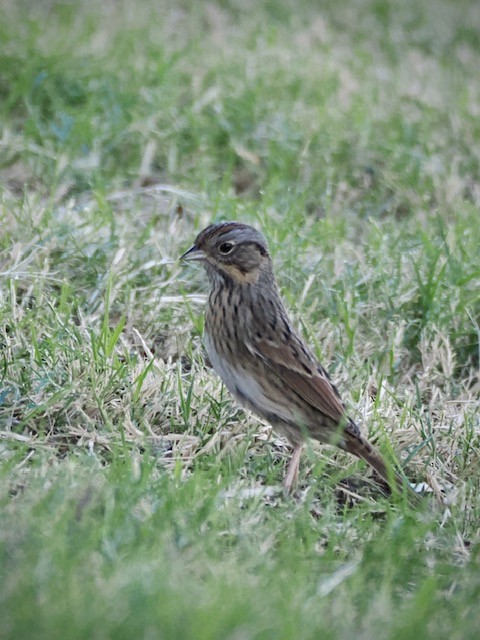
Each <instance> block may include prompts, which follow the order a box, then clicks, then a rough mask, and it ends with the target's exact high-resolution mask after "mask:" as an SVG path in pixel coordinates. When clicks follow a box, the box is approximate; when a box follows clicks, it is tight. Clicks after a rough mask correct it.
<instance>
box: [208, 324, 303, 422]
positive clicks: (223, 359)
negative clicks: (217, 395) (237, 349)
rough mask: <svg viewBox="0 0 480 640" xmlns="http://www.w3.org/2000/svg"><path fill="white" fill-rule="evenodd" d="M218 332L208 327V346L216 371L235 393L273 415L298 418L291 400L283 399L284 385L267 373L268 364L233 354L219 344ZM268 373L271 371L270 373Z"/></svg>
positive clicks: (251, 406) (254, 407)
mask: <svg viewBox="0 0 480 640" xmlns="http://www.w3.org/2000/svg"><path fill="white" fill-rule="evenodd" d="M218 337H219V336H217V335H213V334H212V333H211V332H210V331H205V336H204V340H205V349H206V351H207V354H208V357H209V360H210V362H211V364H212V367H213V368H214V370H215V372H216V373H217V374H218V376H219V377H220V378H221V380H222V382H223V383H224V385H225V386H226V387H227V389H228V390H229V391H230V392H231V393H232V395H233V396H235V398H236V399H237V400H238V401H239V402H240V403H241V404H242V405H244V406H246V407H247V408H248V409H250V410H252V411H253V412H254V413H256V414H258V415H260V416H261V417H262V418H267V419H270V418H271V417H272V416H276V418H278V419H281V420H284V421H286V422H290V421H292V420H293V419H294V416H293V414H292V410H291V409H290V408H289V406H288V403H287V404H284V403H283V401H282V400H283V398H282V392H281V385H280V384H279V385H278V388H277V387H276V385H274V384H273V381H272V380H268V379H267V378H266V377H265V373H266V372H265V366H264V364H263V362H262V361H261V359H260V358H259V357H253V356H250V358H249V359H248V360H247V361H244V360H243V359H241V360H240V359H238V360H237V359H236V358H235V356H234V357H233V358H232V357H230V356H229V355H227V352H226V351H225V352H224V350H223V348H219V345H218ZM267 375H268V374H267Z"/></svg>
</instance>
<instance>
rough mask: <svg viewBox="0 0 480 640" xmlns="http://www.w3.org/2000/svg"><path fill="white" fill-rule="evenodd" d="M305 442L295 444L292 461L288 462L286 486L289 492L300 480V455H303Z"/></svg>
mask: <svg viewBox="0 0 480 640" xmlns="http://www.w3.org/2000/svg"><path fill="white" fill-rule="evenodd" d="M302 448H303V444H297V445H295V447H294V449H293V453H292V457H291V459H290V462H289V463H288V468H287V475H286V476H285V480H284V486H285V489H286V491H287V492H288V493H292V491H293V489H294V488H295V486H296V484H297V480H298V468H299V466H300V456H301V455H302Z"/></svg>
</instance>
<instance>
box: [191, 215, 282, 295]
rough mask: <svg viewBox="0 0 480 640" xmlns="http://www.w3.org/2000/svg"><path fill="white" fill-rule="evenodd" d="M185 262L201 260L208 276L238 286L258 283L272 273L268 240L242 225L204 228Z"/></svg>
mask: <svg viewBox="0 0 480 640" xmlns="http://www.w3.org/2000/svg"><path fill="white" fill-rule="evenodd" d="M182 258H183V259H184V260H199V261H201V262H202V263H203V264H204V265H205V267H206V269H207V272H208V273H209V275H211V276H212V277H215V275H216V274H218V275H221V276H227V277H228V278H230V279H232V280H233V281H234V282H236V283H238V284H247V283H255V282H258V280H259V278H260V277H261V275H262V273H265V272H267V273H269V272H270V271H271V263H270V254H269V253H268V246H267V241H266V240H265V238H264V237H263V235H262V234H261V233H260V231H257V230H256V229H254V228H253V227H250V226H249V225H247V224H241V223H239V222H222V223H220V224H214V225H211V226H209V227H207V228H206V229H204V230H203V231H202V232H201V233H199V234H198V236H197V237H196V239H195V244H194V245H193V247H191V248H190V249H189V250H188V251H187V252H186V253H184V254H183V256H182Z"/></svg>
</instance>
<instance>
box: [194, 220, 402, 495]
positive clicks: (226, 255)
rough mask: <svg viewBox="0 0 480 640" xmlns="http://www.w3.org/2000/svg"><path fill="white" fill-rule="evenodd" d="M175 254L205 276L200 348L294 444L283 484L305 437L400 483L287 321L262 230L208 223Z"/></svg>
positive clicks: (239, 394)
mask: <svg viewBox="0 0 480 640" xmlns="http://www.w3.org/2000/svg"><path fill="white" fill-rule="evenodd" d="M182 257H183V258H184V259H185V260H200V261H201V262H202V264H203V265H204V267H205V269H206V271H207V274H208V278H209V280H210V284H211V291H210V297H209V300H208V303H207V307H206V312H205V346H206V349H207V353H208V357H209V358H210V362H211V363H212V365H213V368H214V369H215V371H216V372H217V374H218V375H219V376H220V378H221V379H222V380H223V382H224V384H225V385H226V386H227V387H228V389H229V390H230V391H231V393H232V394H233V395H234V397H235V398H236V399H237V400H238V401H239V402H240V404H241V405H243V406H244V407H246V408H248V409H250V410H251V411H253V412H254V413H256V414H257V415H258V416H260V417H261V418H263V419H264V420H266V421H267V422H269V423H270V424H271V425H272V426H273V427H274V428H275V429H276V430H278V431H279V432H280V433H282V434H284V435H285V436H287V438H288V440H289V441H290V443H291V444H292V446H293V455H292V459H291V461H290V464H289V467H288V471H287V475H286V478H285V486H286V488H287V489H288V490H289V491H291V489H292V488H293V486H294V485H295V483H296V481H297V476H298V467H299V462H300V453H301V449H302V445H303V443H304V441H305V439H306V438H307V437H311V438H314V439H315V440H319V441H320V442H327V443H334V444H336V445H338V446H339V447H341V448H342V449H344V450H345V451H349V452H350V453H353V454H354V455H356V456H358V457H359V458H363V460H365V461H366V462H368V463H369V464H370V465H371V466H372V467H373V468H374V469H375V471H376V472H377V473H378V474H379V475H380V476H381V477H382V478H383V479H384V480H385V481H386V482H387V483H388V484H389V485H390V486H392V485H394V486H396V487H397V489H401V488H402V486H403V485H402V480H401V478H400V476H398V475H397V474H395V473H390V472H389V470H388V469H387V466H386V465H385V462H384V460H383V458H382V456H381V455H380V454H379V453H378V452H377V451H376V450H375V449H374V448H373V447H372V445H371V444H370V443H369V442H368V441H367V440H366V439H365V438H364V437H363V436H362V435H361V434H360V430H359V428H358V426H357V425H356V424H355V422H354V421H353V420H352V419H351V418H349V417H348V415H347V413H346V410H345V407H344V405H343V403H342V401H341V399H340V396H339V393H338V391H337V389H336V387H335V385H334V384H333V383H332V382H331V381H330V378H329V376H328V374H327V372H326V371H325V369H324V368H323V367H322V365H321V364H320V363H319V362H318V361H317V359H316V358H315V356H314V355H313V353H312V352H311V350H310V349H309V348H308V347H307V345H306V344H305V343H304V341H303V340H302V339H301V337H300V336H299V335H298V334H297V332H296V331H295V329H294V328H293V327H292V325H291V323H290V320H289V318H288V315H287V312H286V310H285V307H284V306H283V303H282V301H281V299H280V295H279V293H278V289H277V285H276V282H275V277H274V275H273V271H272V262H271V259H270V255H269V252H268V247H267V243H266V240H265V238H264V237H263V235H262V234H261V233H260V232H259V231H257V230H256V229H254V228H253V227H250V226H248V225H246V224H240V223H238V222H225V223H222V224H216V225H212V226H210V227H207V228H206V229H204V231H202V232H201V233H200V234H199V235H198V236H197V238H196V240H195V244H194V245H193V247H192V248H191V249H189V251H187V252H186V253H185V254H184V255H183V256H182Z"/></svg>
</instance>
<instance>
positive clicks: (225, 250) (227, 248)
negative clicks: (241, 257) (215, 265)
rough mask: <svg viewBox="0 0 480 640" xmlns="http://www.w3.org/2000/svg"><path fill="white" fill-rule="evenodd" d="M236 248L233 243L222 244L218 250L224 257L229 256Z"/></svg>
mask: <svg viewBox="0 0 480 640" xmlns="http://www.w3.org/2000/svg"><path fill="white" fill-rule="evenodd" d="M234 246H235V245H234V244H233V242H222V244H221V245H220V246H219V247H218V250H219V251H220V253H221V254H223V255H224V256H227V255H228V254H229V253H231V252H232V251H233V247H234Z"/></svg>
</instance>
